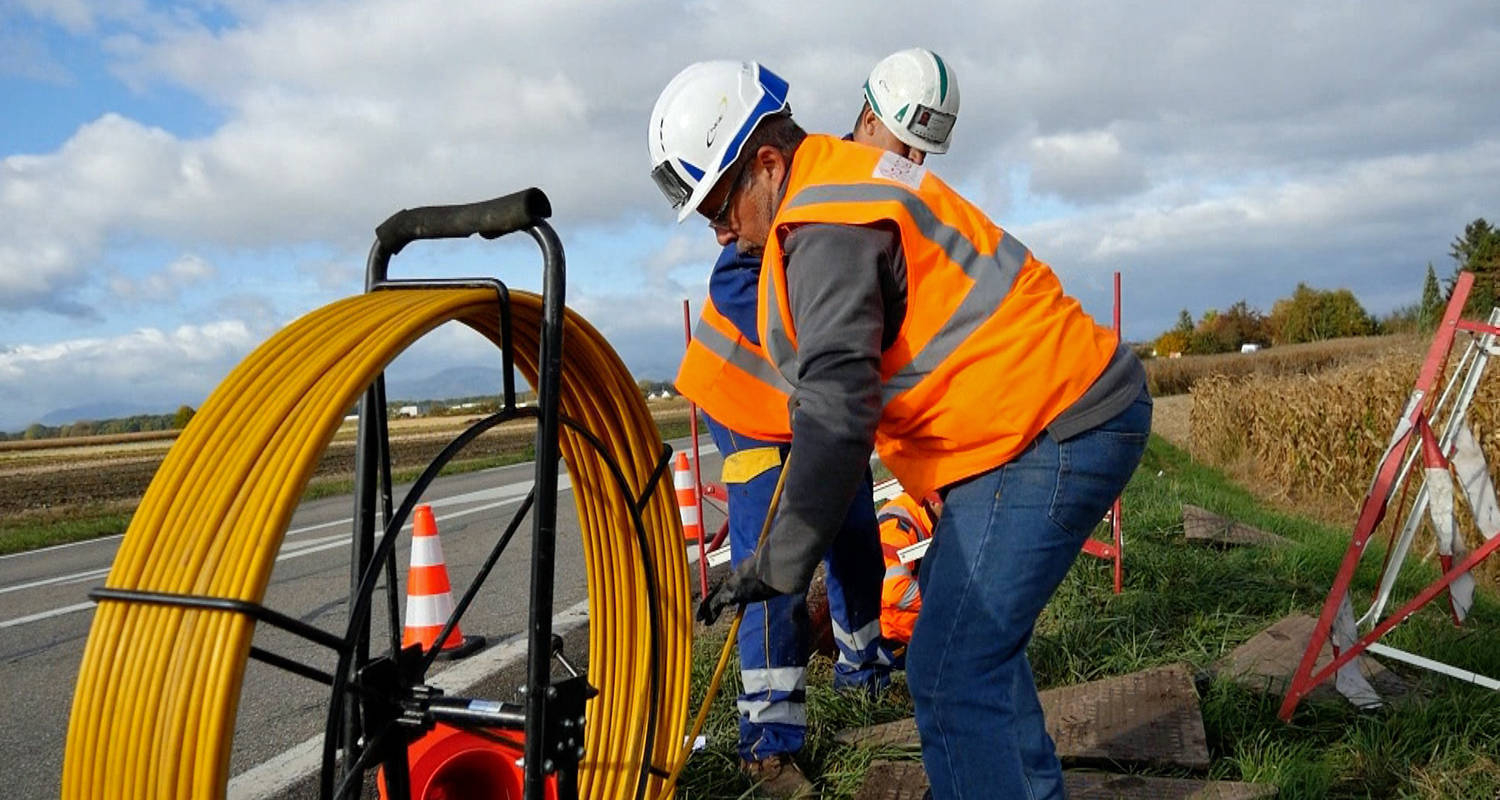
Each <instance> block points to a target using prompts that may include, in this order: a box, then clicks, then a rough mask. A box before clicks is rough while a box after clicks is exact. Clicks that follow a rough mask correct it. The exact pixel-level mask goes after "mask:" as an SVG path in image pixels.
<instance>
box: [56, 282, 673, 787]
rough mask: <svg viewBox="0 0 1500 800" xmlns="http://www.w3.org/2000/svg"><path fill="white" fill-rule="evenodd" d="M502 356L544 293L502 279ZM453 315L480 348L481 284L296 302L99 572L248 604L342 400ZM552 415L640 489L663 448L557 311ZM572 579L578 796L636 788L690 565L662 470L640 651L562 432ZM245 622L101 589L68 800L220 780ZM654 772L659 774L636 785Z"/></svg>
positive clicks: (610, 497)
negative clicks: (578, 540)
mask: <svg viewBox="0 0 1500 800" xmlns="http://www.w3.org/2000/svg"><path fill="white" fill-rule="evenodd" d="M510 298H511V303H512V318H513V324H512V328H513V330H512V336H513V341H514V345H515V360H516V366H517V368H518V369H520V370H521V372H522V373H523V374H524V375H525V376H526V378H527V379H528V380H530V381H531V382H532V383H533V385H534V384H535V382H536V377H537V363H536V358H537V350H538V335H539V327H540V324H539V323H540V320H541V313H542V312H541V300H540V298H539V297H538V296H536V295H534V294H530V293H525V292H512V293H511V295H510ZM449 320H459V321H461V322H463V323H465V324H467V325H469V326H470V327H472V328H474V329H475V330H477V331H479V332H480V333H481V334H483V335H485V336H486V337H488V338H489V339H490V340H491V341H494V342H496V343H497V344H498V343H499V341H500V336H499V320H498V309H497V306H496V299H495V294H494V292H493V291H490V290H484V289H409V290H401V291H383V292H375V293H371V294H365V295H359V296H355V297H350V298H347V299H344V300H341V301H338V302H335V303H332V304H330V305H328V306H325V307H323V308H321V309H318V310H316V311H313V312H312V313H310V314H308V315H307V316H305V317H303V318H301V319H299V320H297V321H296V322H294V323H292V324H291V325H289V326H288V327H287V328H285V329H284V330H282V331H281V332H279V333H277V334H276V335H275V336H274V337H272V338H271V339H269V340H268V341H266V342H265V343H264V344H263V345H261V346H260V347H259V348H258V349H257V350H256V351H255V352H253V353H251V354H250V355H249V356H248V357H247V358H246V359H245V360H244V362H242V363H241V364H240V365H239V366H238V367H237V368H236V369H235V370H234V371H233V372H231V373H230V374H229V376H228V377H227V378H225V379H224V382H223V383H222V384H220V386H219V387H218V389H216V390H215V391H214V393H213V395H212V396H210V397H209V398H208V400H207V401H205V403H204V404H203V407H202V408H201V409H200V410H199V411H198V413H197V414H196V415H195V416H194V418H193V421H192V423H191V424H189V425H188V427H187V429H186V430H184V431H183V433H182V435H181V436H180V437H179V439H178V441H177V442H176V444H175V445H174V446H173V447H172V449H171V451H170V452H169V453H168V455H167V457H166V459H165V460H164V461H163V463H162V466H161V468H160V469H159V470H158V472H157V474H156V477H155V478H154V479H153V481H152V483H151V486H150V487H149V488H148V489H147V491H146V494H145V496H144V497H143V498H142V500H141V503H140V506H139V507H138V508H137V510H136V513H135V516H134V518H133V519H132V520H131V524H130V528H129V530H128V531H126V534H125V537H124V540H123V541H122V542H121V545H120V550H119V553H118V555H117V556H116V558H115V562H114V566H113V567H112V568H111V570H110V573H109V577H108V579H107V581H106V584H105V585H106V586H107V587H109V588H112V589H133V590H144V591H155V592H168V593H179V594H193V595H206V596H211V597H222V598H230V599H234V600H243V601H249V602H254V603H259V602H261V600H262V599H263V598H264V595H265V590H266V584H267V582H268V581H269V579H270V574H271V568H272V566H273V564H274V562H275V557H276V554H277V552H278V551H279V550H280V548H281V542H282V538H283V536H284V534H285V532H286V528H287V525H288V522H289V520H290V519H291V515H292V512H293V511H294V510H295V509H296V507H297V504H298V501H299V499H300V498H301V495H302V492H303V489H304V488H305V487H306V485H307V481H308V479H309V478H310V477H311V475H312V472H313V470H314V468H315V467H316V466H317V463H318V460H319V457H320V456H321V454H322V452H323V450H324V448H325V447H327V445H328V442H329V441H330V439H332V437H333V434H334V431H335V430H336V429H337V428H338V426H339V424H340V422H341V420H342V417H343V414H344V411H345V409H348V408H349V407H350V406H351V405H353V403H354V402H355V400H357V399H358V398H359V396H360V395H361V393H362V392H363V391H364V389H365V387H366V386H368V385H369V384H370V382H371V381H372V380H373V379H374V378H375V376H376V375H377V374H379V372H380V371H381V370H382V369H383V368H384V367H385V365H386V364H388V363H389V362H390V361H391V359H393V358H394V357H395V356H396V355H397V354H398V353H400V352H401V351H402V350H404V349H405V348H406V347H407V346H409V345H410V344H411V343H412V342H414V341H415V340H416V339H418V338H419V337H421V336H422V335H423V334H425V333H426V332H428V331H429V330H431V329H432V328H434V327H436V326H438V325H440V324H442V323H443V322H446V321H449ZM564 340H565V345H564V349H563V373H562V385H561V392H560V394H559V403H560V408H561V413H562V414H563V415H565V416H567V417H571V418H572V419H574V420H576V421H578V422H580V423H581V424H582V425H583V427H585V428H586V429H587V430H588V431H589V432H591V433H592V434H593V435H595V436H597V437H598V438H599V439H601V440H602V441H603V442H604V443H605V444H606V446H607V448H608V450H609V451H610V454H611V456H612V457H613V458H614V459H615V460H616V461H617V462H618V463H619V464H620V466H621V469H622V470H623V471H624V473H625V475H626V478H627V481H628V482H629V483H630V486H631V492H633V493H635V494H637V495H639V493H640V492H641V491H643V490H644V487H645V486H646V484H647V481H648V480H649V478H650V476H651V473H652V471H653V469H654V468H655V466H656V462H657V460H658V458H659V457H660V455H661V438H660V434H659V433H658V431H657V429H656V426H655V423H654V422H653V421H652V419H651V416H650V414H649V413H648V412H647V410H646V407H645V404H644V401H643V399H642V398H641V394H640V391H639V390H638V389H637V387H636V385H635V383H634V382H633V381H632V380H631V378H630V374H629V373H628V372H627V371H626V369H625V367H624V365H623V364H622V363H621V362H620V360H619V357H618V356H617V355H616V354H615V352H614V351H613V349H611V348H610V347H609V345H608V344H607V343H606V342H605V341H604V339H603V337H602V336H600V335H599V333H598V332H597V331H595V330H594V329H593V327H592V326H590V325H589V324H588V323H587V322H586V321H584V320H583V319H582V318H581V317H579V316H577V315H575V314H572V313H571V312H569V313H568V314H567V315H566V322H565V329H564ZM560 446H561V451H562V454H563V457H564V459H565V460H566V462H567V466H568V470H569V473H570V474H571V477H572V481H573V495H574V498H575V500H576V502H577V506H578V517H579V521H580V527H581V529H582V535H583V543H584V553H585V557H586V560H587V575H588V594H589V621H590V626H589V667H588V671H589V680H590V683H592V684H593V685H594V686H596V687H597V688H598V689H599V690H600V694H599V695H598V696H597V697H595V698H594V699H593V700H591V701H590V702H589V703H588V728H587V739H586V742H585V751H586V755H585V759H584V765H583V769H582V772H581V775H580V781H579V788H580V793H581V795H582V796H583V797H586V798H626V797H632V796H633V795H634V792H635V789H636V785H637V779H638V775H639V766H640V754H641V752H642V750H643V748H644V747H645V744H646V742H645V737H646V719H647V716H648V703H649V702H650V698H649V696H648V695H649V688H648V687H649V686H650V684H651V671H652V669H653V668H655V669H657V670H658V671H659V672H658V686H659V690H658V691H659V697H658V701H657V706H656V712H657V729H656V736H655V741H654V742H653V743H652V746H651V753H652V764H653V765H655V766H657V767H659V768H660V770H663V771H665V770H670V769H672V767H673V766H675V765H676V764H677V762H678V759H679V758H680V753H681V746H682V735H683V728H684V725H685V722H686V718H687V700H688V698H687V694H688V674H689V669H690V666H691V649H690V641H689V640H690V636H691V622H692V620H691V615H690V612H689V596H690V595H689V593H690V589H689V583H688V575H687V563H686V559H685V557H684V548H683V545H682V529H681V523H680V521H679V519H678V516H677V511H676V505H675V501H674V500H673V493H672V487H671V485H670V480H664V481H660V482H659V484H658V486H657V487H656V490H655V491H654V492H653V494H652V495H651V498H650V500H649V502H648V504H647V505H646V507H645V508H644V510H643V512H642V518H643V520H644V522H645V528H646V533H647V547H648V551H649V552H647V553H645V554H644V557H645V558H649V559H650V562H651V564H652V565H653V567H654V571H655V575H656V577H657V581H658V582H659V585H658V587H657V604H658V607H657V613H658V617H659V619H660V622H661V626H662V627H661V638H660V647H661V650H660V654H659V659H658V663H657V664H655V665H653V664H652V663H651V658H650V645H649V619H650V608H649V604H648V601H647V592H646V573H645V570H644V568H643V566H642V556H643V554H642V553H641V552H640V546H639V545H638V541H637V538H636V536H635V533H634V529H633V526H632V523H631V517H630V513H629V505H628V504H629V502H630V498H627V497H625V496H623V495H622V493H621V492H620V490H619V489H618V488H617V486H616V484H615V482H614V480H613V479H612V477H611V474H610V472H609V470H608V468H607V466H606V464H605V462H604V461H603V460H602V459H601V457H600V456H598V455H597V453H596V451H595V450H594V449H593V448H592V447H591V446H590V445H589V444H588V443H587V442H585V441H584V440H583V438H582V437H580V436H578V435H577V434H575V433H572V432H570V431H569V430H568V429H567V428H566V427H564V428H562V430H561V442H560ZM253 628H254V624H253V622H252V621H251V620H249V619H248V618H247V617H245V616H244V615H242V614H239V613H235V612H230V611H217V610H213V611H210V610H200V609H184V608H178V607H170V606H164V605H152V604H144V603H133V602H121V601H109V600H106V601H104V602H101V603H100V604H99V606H98V609H97V610H96V611H95V614H94V621H93V627H92V629H91V631H90V633H89V638H88V644H87V646H86V648H85V650H84V656H83V663H82V668H81V669H80V671H79V677H78V685H77V688H76V690H75V694H74V698H73V710H72V717H71V719H70V721H69V725H68V738H67V752H66V755H65V758H64V764H63V780H62V787H63V791H62V795H63V797H65V798H81V797H118V798H212V797H221V796H223V794H224V789H225V785H226V783H227V781H228V778H229V774H228V771H229V754H230V743H231V738H232V736H233V733H234V719H235V716H236V711H237V708H236V706H237V703H238V699H239V694H240V684H241V681H242V678H243V675H244V669H245V662H246V659H247V656H248V653H249V648H250V642H251V636H252V633H253ZM661 788H662V782H661V779H660V778H659V777H655V776H653V777H652V778H651V779H650V782H649V783H648V785H647V796H648V797H655V796H656V795H657V793H658V792H659V791H660V790H661Z"/></svg>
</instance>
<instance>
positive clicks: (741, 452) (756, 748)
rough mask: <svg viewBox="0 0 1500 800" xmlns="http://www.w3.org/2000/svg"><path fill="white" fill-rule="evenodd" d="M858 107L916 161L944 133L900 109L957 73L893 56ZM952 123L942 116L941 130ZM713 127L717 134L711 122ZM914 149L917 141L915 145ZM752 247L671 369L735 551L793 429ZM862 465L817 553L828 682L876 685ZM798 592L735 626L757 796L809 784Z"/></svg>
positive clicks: (876, 565)
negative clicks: (713, 471) (826, 624)
mask: <svg viewBox="0 0 1500 800" xmlns="http://www.w3.org/2000/svg"><path fill="white" fill-rule="evenodd" d="M741 88H743V89H747V90H752V91H755V92H756V96H755V98H754V100H753V102H752V100H751V99H750V98H749V96H748V95H747V96H746V97H745V98H740V97H736V98H735V99H736V100H740V101H742V102H744V103H745V104H746V105H755V104H758V103H760V102H761V101H762V100H765V99H766V98H777V100H775V101H774V102H784V99H785V92H786V84H785V83H784V82H782V81H780V79H778V78H776V77H775V76H774V75H772V74H770V73H769V72H768V71H763V72H762V74H760V75H758V76H755V81H754V82H750V83H747V84H745V85H744V86H742V87H741ZM863 95H864V105H863V108H862V109H861V111H860V113H859V116H858V117H857V118H856V119H855V123H854V130H853V132H852V133H851V134H850V135H849V136H847V137H845V138H849V139H852V140H853V141H856V142H862V143H866V144H869V145H871V146H874V147H880V148H882V149H884V150H888V151H890V152H894V153H899V154H901V155H903V156H907V157H910V158H912V159H914V160H916V161H921V160H923V159H924V158H925V157H926V155H927V154H928V153H940V152H943V151H945V150H947V144H948V137H947V135H946V134H945V135H944V136H943V137H940V140H939V139H938V138H928V139H919V138H917V137H916V136H915V134H913V133H911V132H910V131H909V130H907V127H906V125H905V124H904V123H903V122H901V121H897V120H896V119H895V117H896V115H897V114H902V115H903V116H904V112H903V109H905V108H907V107H909V106H912V105H915V104H920V103H924V102H926V103H931V104H934V105H938V106H941V108H942V109H943V110H944V113H951V114H953V115H956V114H957V112H958V106H959V95H958V84H957V81H956V79H955V78H954V77H953V75H952V74H951V71H950V70H949V69H948V67H947V65H946V64H944V63H943V60H942V59H941V58H940V57H939V56H938V55H937V54H936V53H933V52H931V51H929V50H925V49H921V48H912V49H909V50H903V51H900V52H897V53H893V54H891V55H890V56H887V57H886V58H884V59H882V60H881V61H880V62H879V63H877V64H876V65H875V67H874V69H872V70H871V71H870V75H869V78H868V80H866V81H865V85H864V87H863ZM951 130H952V126H951V125H949V127H948V133H951ZM716 134H717V132H716ZM919 146H920V148H919ZM759 274H760V258H759V256H758V255H747V254H743V253H740V252H738V250H737V249H736V248H735V247H733V246H732V245H730V246H726V247H725V248H724V251H723V253H722V254H721V255H720V257H719V260H718V262H717V263H716V264H715V265H714V269H713V272H712V273H711V275H710V277H709V294H708V298H707V299H706V300H705V302H704V303H703V306H702V308H703V311H702V315H701V317H700V319H699V320H698V324H697V326H696V327H695V329H694V332H693V338H692V340H691V341H690V342H689V344H688V350H687V354H686V355H685V356H684V358H683V361H682V366H681V368H680V369H679V371H678V374H677V380H676V386H677V390H678V392H679V393H680V394H682V395H683V396H685V397H687V398H688V399H690V400H692V401H693V402H695V403H696V404H697V405H698V406H699V408H701V409H702V410H703V411H704V412H705V414H706V415H707V416H708V427H709V432H710V434H711V435H712V436H713V438H714V443H715V445H717V447H718V448H719V451H720V453H721V454H722V455H723V459H724V461H723V476H722V477H723V480H724V483H725V487H726V489H727V490H728V492H729V534H730V535H729V543H730V554H731V561H732V562H733V563H735V564H738V563H740V562H742V561H744V560H745V559H747V558H749V557H750V556H751V555H752V554H753V553H754V552H755V545H756V540H757V539H758V538H759V534H760V530H761V527H762V523H763V522H764V520H765V516H766V510H767V507H768V506H769V504H770V499H771V493H772V490H773V488H774V487H775V485H776V482H777V478H778V477H780V474H781V465H782V461H783V457H784V455H785V453H786V450H787V443H788V442H789V441H790V440H791V432H792V431H791V421H790V419H789V413H788V402H789V401H790V399H791V393H792V386H791V383H790V382H789V381H787V380H786V379H785V378H784V377H783V376H782V375H781V374H780V373H779V372H778V371H777V370H776V369H775V368H774V367H773V366H772V365H771V363H770V362H769V361H768V360H767V359H766V357H765V354H764V351H763V349H762V347H761V341H760V338H759V334H758V332H757V331H756V316H757V315H756V302H757V300H756V295H757V285H758V282H759ZM870 492H871V488H870V481H869V478H868V474H867V475H866V478H865V480H863V481H862V482H861V484H860V486H859V487H858V489H857V490H856V492H855V493H854V496H853V498H852V501H850V502H848V503H847V504H846V506H847V508H848V513H847V514H846V515H845V516H844V518H843V521H842V523H841V525H840V530H839V533H838V534H837V535H835V536H834V538H833V541H832V545H831V547H830V548H829V550H828V552H827V555H826V558H825V562H826V564H827V571H826V578H827V582H826V585H827V589H828V610H829V621H830V623H831V626H832V628H833V640H834V643H835V645H836V646H837V649H838V654H837V659H836V661H835V663H834V676H833V683H834V686H835V687H836V688H874V687H880V686H884V685H885V684H886V683H888V682H889V674H890V670H891V669H892V666H893V663H892V662H893V660H894V656H893V654H892V653H891V652H890V649H889V646H888V644H887V643H886V642H885V641H884V640H883V639H882V638H881V636H880V632H881V625H880V614H881V611H880V575H881V563H882V562H881V556H880V546H879V540H878V535H877V533H876V522H875V508H874V501H873V499H872V497H871V493H870ZM808 627H809V626H808V612H807V607H806V597H805V594H804V593H799V594H795V595H782V596H779V597H776V598H771V599H768V600H766V601H764V602H759V603H751V604H749V605H747V606H746V607H745V615H744V618H743V620H742V623H741V626H740V630H739V655H740V676H741V682H742V686H743V689H744V691H743V693H742V694H741V695H740V697H739V701H738V707H739V711H740V740H739V753H740V759H741V762H742V768H743V769H744V770H745V772H747V773H748V774H749V775H750V777H751V778H752V779H753V780H755V781H756V783H757V784H758V786H759V789H758V791H759V792H760V793H761V794H770V795H779V796H784V797H785V796H797V795H798V794H799V793H800V794H806V793H808V792H811V791H812V786H811V784H810V783H809V782H808V781H807V779H806V777H805V776H803V775H802V773H801V772H800V770H799V769H798V768H797V766H796V762H795V761H794V760H793V759H792V754H793V753H796V752H798V751H799V750H801V749H802V745H803V742H804V740H805V737H806V725H807V722H806V720H807V715H806V706H805V700H804V697H805V676H806V667H807V661H808V655H809V649H810V648H809V639H810V635H809V630H808Z"/></svg>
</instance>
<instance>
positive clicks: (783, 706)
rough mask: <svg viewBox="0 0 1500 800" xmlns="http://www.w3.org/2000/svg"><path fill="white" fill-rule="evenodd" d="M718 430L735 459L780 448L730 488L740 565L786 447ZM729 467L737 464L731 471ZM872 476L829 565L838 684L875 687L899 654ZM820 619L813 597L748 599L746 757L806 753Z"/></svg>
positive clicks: (732, 538) (734, 555)
mask: <svg viewBox="0 0 1500 800" xmlns="http://www.w3.org/2000/svg"><path fill="white" fill-rule="evenodd" d="M708 430H709V433H710V434H712V435H713V438H714V444H715V445H717V446H718V448H719V452H720V453H721V454H722V455H723V456H724V458H725V460H726V466H727V464H728V461H729V459H730V457H731V456H732V455H734V454H736V453H747V452H750V451H758V450H761V449H763V448H771V449H773V450H775V451H776V452H777V455H776V457H775V459H774V463H764V464H762V465H761V466H759V467H757V468H756V469H757V470H758V471H756V472H755V474H753V475H749V474H745V473H741V474H739V475H736V476H734V477H735V479H734V480H729V479H727V478H728V476H727V475H726V480H725V489H727V490H728V492H729V553H730V560H731V561H732V562H733V563H734V564H739V563H740V562H741V561H743V560H745V559H747V558H749V557H750V556H751V555H753V554H754V553H755V545H756V543H757V541H758V540H759V538H760V529H761V525H762V523H763V522H764V521H765V518H766V510H767V509H768V508H769V506H770V504H771V494H772V492H773V491H774V490H775V488H776V480H777V478H778V477H780V475H781V463H782V462H783V461H784V460H785V458H786V447H785V446H784V445H778V444H776V443H774V442H763V441H760V440H757V439H752V438H750V437H748V436H744V435H742V434H738V433H735V432H734V431H731V430H729V429H728V428H725V427H724V426H723V425H720V424H719V423H718V422H717V421H715V420H713V419H709V422H708ZM726 472H728V470H726ZM870 491H871V489H870V481H869V474H868V473H866V480H865V482H864V484H863V485H862V486H861V487H860V489H859V491H858V492H856V493H855V496H854V502H853V503H852V504H851V505H850V507H849V513H848V514H847V515H846V516H845V518H844V525H843V527H842V529H840V531H839V534H838V536H837V538H835V539H834V541H833V545H832V547H830V548H829V551H828V554H827V556H826V557H825V558H824V565H825V567H826V568H827V573H826V574H827V579H828V580H827V586H828V616H829V617H830V620H831V622H832V623H833V638H834V643H835V644H836V645H837V646H838V651H839V655H838V661H837V662H835V663H834V666H833V670H834V671H833V685H834V687H835V688H839V689H846V688H863V689H872V688H877V687H880V686H884V685H885V684H887V683H889V682H890V670H891V666H890V664H891V657H890V652H889V650H888V648H887V647H886V645H885V640H884V639H882V638H880V582H881V579H882V577H883V576H884V570H885V561H884V559H883V557H882V556H881V551H880V534H879V533H878V531H877V529H876V527H875V504H874V501H873V500H872V499H871V496H870ZM809 629H810V625H809V621H808V615H807V597H806V596H805V595H779V596H777V597H773V598H771V599H770V600H766V601H764V602H760V603H747V604H746V605H745V616H744V619H743V620H741V622H740V633H739V639H738V642H739V650H740V678H741V681H742V683H743V685H744V693H743V694H741V695H740V697H739V701H738V704H737V705H738V707H739V711H740V742H739V752H740V757H741V758H743V759H745V760H746V761H759V760H761V759H764V758H768V757H770V756H774V755H778V754H781V753H795V752H797V751H798V750H801V749H802V744H803V741H804V739H805V738H806V734H807V706H806V702H807V700H806V690H807V659H808V652H809V649H810V644H811V643H810V639H811V635H810V630H809Z"/></svg>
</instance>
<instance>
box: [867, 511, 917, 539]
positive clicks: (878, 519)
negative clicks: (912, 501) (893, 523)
mask: <svg viewBox="0 0 1500 800" xmlns="http://www.w3.org/2000/svg"><path fill="white" fill-rule="evenodd" d="M888 519H900V520H902V521H904V522H905V523H906V524H907V525H910V526H911V529H912V530H913V531H916V532H917V535H918V536H921V535H922V526H921V525H918V524H917V520H916V518H915V517H913V516H912V515H911V512H910V511H907V510H906V509H904V508H902V507H901V506H890V507H889V508H882V509H880V513H879V514H876V515H875V524H876V525H879V524H880V523H882V522H885V521H886V520H888Z"/></svg>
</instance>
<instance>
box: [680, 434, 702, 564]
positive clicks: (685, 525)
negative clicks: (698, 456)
mask: <svg viewBox="0 0 1500 800" xmlns="http://www.w3.org/2000/svg"><path fill="white" fill-rule="evenodd" d="M672 485H673V486H674V487H676V489H677V513H678V514H680V515H681V516H682V536H683V538H684V539H686V540H687V541H689V542H696V541H698V539H700V538H701V537H702V536H703V521H702V520H701V519H700V518H699V517H698V493H697V492H696V491H694V488H695V487H694V486H693V471H692V470H691V469H688V457H687V453H682V452H679V453H678V454H677V461H676V463H674V464H673V465H672Z"/></svg>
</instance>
